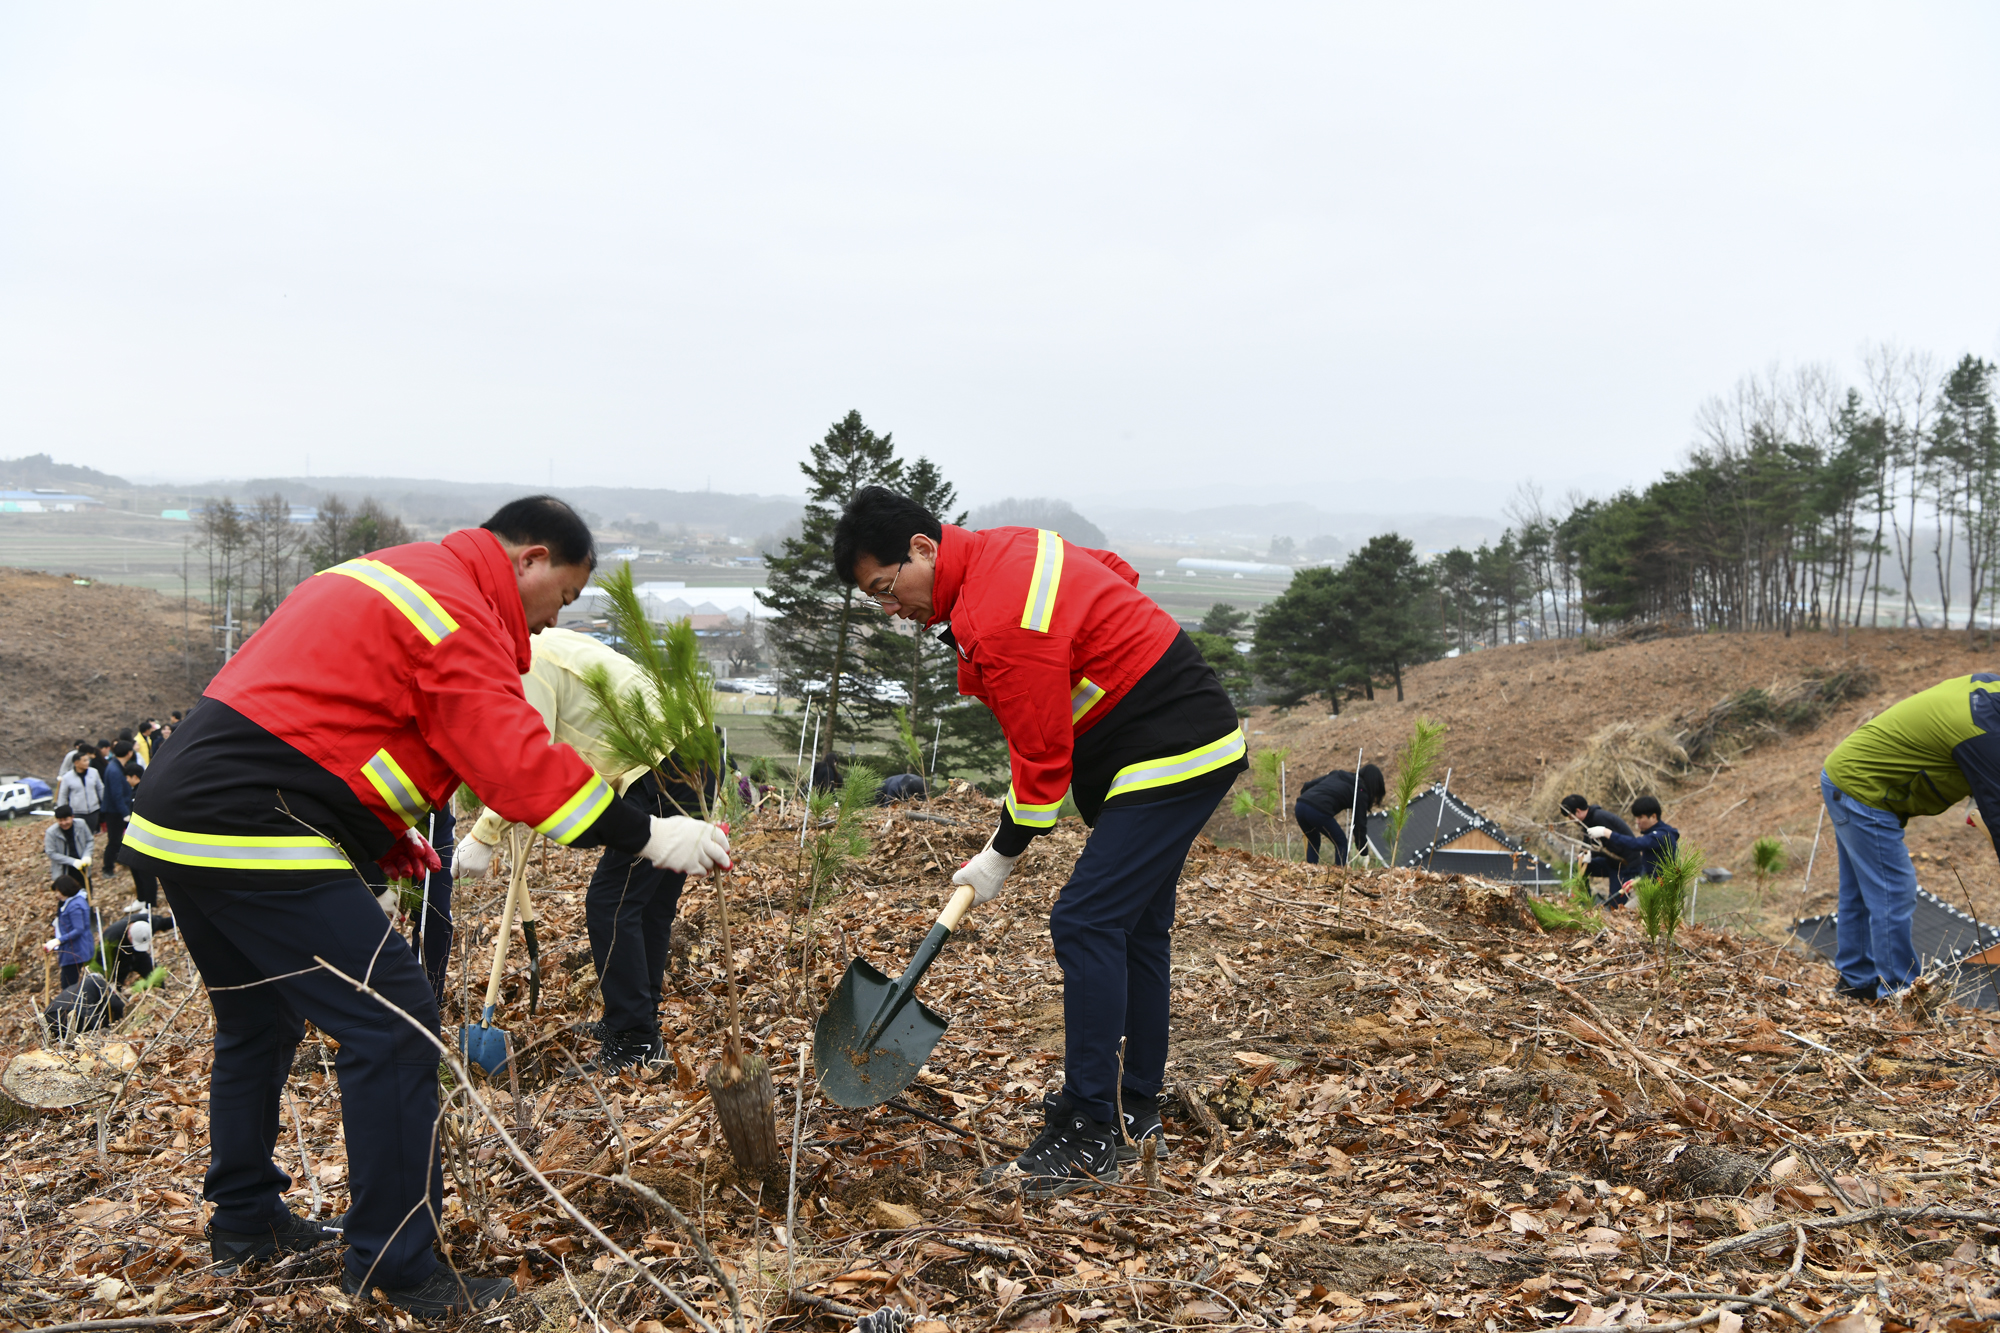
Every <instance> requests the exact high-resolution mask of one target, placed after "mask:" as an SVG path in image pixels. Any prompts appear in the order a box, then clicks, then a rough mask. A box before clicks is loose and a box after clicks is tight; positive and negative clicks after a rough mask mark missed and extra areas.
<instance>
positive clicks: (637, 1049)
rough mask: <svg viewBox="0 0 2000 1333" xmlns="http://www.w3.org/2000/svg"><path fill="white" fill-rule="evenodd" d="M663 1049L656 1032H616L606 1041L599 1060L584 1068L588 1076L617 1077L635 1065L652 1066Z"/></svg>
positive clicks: (598, 1055)
mask: <svg viewBox="0 0 2000 1333" xmlns="http://www.w3.org/2000/svg"><path fill="white" fill-rule="evenodd" d="M663 1049H664V1048H663V1047H662V1046H661V1044H660V1039H659V1034H658V1033H654V1032H614V1033H612V1034H611V1035H609V1036H607V1037H606V1038H605V1039H604V1046H603V1048H602V1049H600V1050H599V1051H598V1053H597V1058H596V1059H595V1060H592V1061H591V1062H590V1063H589V1064H586V1065H585V1066H584V1067H583V1070H584V1072H585V1073H586V1074H602V1075H603V1076H604V1077H606V1078H611V1077H613V1076H615V1075H616V1074H617V1073H618V1072H619V1071H620V1070H622V1069H629V1068H631V1067H632V1066H634V1065H645V1064H651V1063H653V1062H655V1061H657V1060H659V1059H660V1058H661V1055H662V1051H663Z"/></svg>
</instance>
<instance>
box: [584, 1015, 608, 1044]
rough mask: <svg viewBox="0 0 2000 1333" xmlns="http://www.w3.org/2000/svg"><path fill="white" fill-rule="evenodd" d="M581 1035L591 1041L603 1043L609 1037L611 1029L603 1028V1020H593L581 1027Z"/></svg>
mask: <svg viewBox="0 0 2000 1333" xmlns="http://www.w3.org/2000/svg"><path fill="white" fill-rule="evenodd" d="M583 1035H584V1036H586V1037H588V1038H590V1039H591V1040H592V1041H604V1040H606V1039H608V1038H609V1037H610V1036H611V1029H610V1028H608V1027H606V1026H604V1020H603V1019H601V1018H594V1019H592V1020H591V1021H590V1022H588V1023H585V1024H584V1025H583Z"/></svg>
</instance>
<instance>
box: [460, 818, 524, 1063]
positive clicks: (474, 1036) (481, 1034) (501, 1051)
mask: <svg viewBox="0 0 2000 1333" xmlns="http://www.w3.org/2000/svg"><path fill="white" fill-rule="evenodd" d="M510 849H511V850H512V851H513V853H514V854H513V856H512V857H511V858H510V859H511V861H512V863H513V864H512V866H511V868H510V869H511V873H510V874H509V875H508V883H507V903H506V905H505V906H504V907H502V908H501V909H500V938H499V939H497V940H495V941H494V942H493V971H492V974H491V975H490V976H488V977H487V979H486V1011H485V1012H484V1013H482V1014H481V1015H480V1016H479V1026H478V1027H473V1026H471V1025H470V1024H467V1025H466V1026H465V1027H462V1028H460V1029H459V1031H458V1049H459V1051H460V1052H461V1053H463V1054H464V1056H465V1058H466V1059H467V1060H469V1061H471V1062H472V1063H473V1064H476V1065H478V1066H479V1067H480V1068H481V1069H483V1070H485V1071H486V1073H487V1075H488V1077H491V1076H492V1075H494V1074H497V1073H499V1072H500V1069H501V1067H502V1066H503V1065H505V1064H506V1063H507V1059H508V1051H507V1034H506V1033H505V1032H504V1031H502V1030H501V1029H499V1028H497V1027H494V1026H493V1009H494V1006H496V1005H497V1004H499V1002H500V971H501V969H502V968H503V967H504V966H505V965H506V963H507V941H508V937H509V936H511V935H512V934H513V933H514V905H515V903H516V902H521V903H525V902H526V901H527V900H528V865H527V858H526V857H524V856H522V855H521V843H520V839H519V837H515V838H512V839H511V840H510Z"/></svg>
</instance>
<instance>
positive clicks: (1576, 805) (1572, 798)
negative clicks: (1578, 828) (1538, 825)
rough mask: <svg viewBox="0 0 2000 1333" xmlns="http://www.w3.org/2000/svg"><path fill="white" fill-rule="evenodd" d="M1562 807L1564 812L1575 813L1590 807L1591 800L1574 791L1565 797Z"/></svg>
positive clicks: (1567, 813)
mask: <svg viewBox="0 0 2000 1333" xmlns="http://www.w3.org/2000/svg"><path fill="white" fill-rule="evenodd" d="M1562 809H1563V813H1564V814H1566V815H1573V814H1576V813H1577V812H1579V811H1582V810H1588V809H1590V802H1589V801H1586V800H1584V799H1583V798H1582V797H1581V796H1578V795H1577V794H1576V793H1574V792H1572V793H1570V794H1569V795H1568V796H1565V797H1563V799H1562Z"/></svg>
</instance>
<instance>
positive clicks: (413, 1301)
mask: <svg viewBox="0 0 2000 1333" xmlns="http://www.w3.org/2000/svg"><path fill="white" fill-rule="evenodd" d="M340 1289H341V1290H342V1291H344V1292H346V1293H347V1294H348V1295H349V1296H359V1295H361V1294H362V1293H361V1283H360V1281H359V1280H357V1279H356V1278H355V1276H354V1274H352V1273H349V1272H347V1271H345V1270H342V1272H341V1274H340ZM514 1291H515V1287H514V1279H512V1278H507V1277H472V1276H470V1275H468V1274H465V1273H454V1272H452V1271H451V1270H450V1269H449V1268H447V1267H445V1266H444V1265H443V1264H439V1265H438V1266H437V1267H436V1268H434V1269H432V1270H431V1275H430V1276H429V1277H427V1278H425V1279H424V1280H423V1281H422V1282H419V1283H418V1284H417V1285H416V1286H414V1287H385V1286H383V1285H381V1284H380V1283H370V1284H369V1292H370V1293H371V1294H372V1293H376V1292H379V1293H381V1299H383V1300H385V1301H387V1302H388V1303H389V1304H391V1305H393V1306H395V1307H396V1308H397V1309H398V1310H407V1311H408V1312H409V1313H411V1314H413V1315H415V1316H417V1318H419V1319H432V1318H435V1317H437V1316H438V1315H446V1314H463V1313H465V1312H466V1311H469V1310H483V1309H485V1308H486V1307H487V1306H489V1305H498V1304H499V1303H500V1302H501V1301H504V1300H506V1299H507V1298H508V1297H509V1296H512V1295H513V1294H514Z"/></svg>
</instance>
